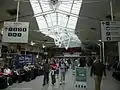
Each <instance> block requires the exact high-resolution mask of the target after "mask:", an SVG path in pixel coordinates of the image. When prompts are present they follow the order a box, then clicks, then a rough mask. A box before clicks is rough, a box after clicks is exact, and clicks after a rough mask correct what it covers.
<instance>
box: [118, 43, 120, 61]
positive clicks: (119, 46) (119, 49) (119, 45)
mask: <svg viewBox="0 0 120 90" xmlns="http://www.w3.org/2000/svg"><path fill="white" fill-rule="evenodd" d="M118 55H119V61H120V42H118Z"/></svg>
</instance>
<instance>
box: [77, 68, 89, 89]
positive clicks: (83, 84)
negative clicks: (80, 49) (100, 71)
mask: <svg viewBox="0 0 120 90" xmlns="http://www.w3.org/2000/svg"><path fill="white" fill-rule="evenodd" d="M75 90H87V69H86V68H85V67H77V68H76V70H75Z"/></svg>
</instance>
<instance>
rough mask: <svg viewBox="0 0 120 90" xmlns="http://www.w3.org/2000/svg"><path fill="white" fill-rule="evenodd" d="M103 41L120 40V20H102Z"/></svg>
mask: <svg viewBox="0 0 120 90" xmlns="http://www.w3.org/2000/svg"><path fill="white" fill-rule="evenodd" d="M101 36H102V41H120V21H113V22H111V21H102V22H101Z"/></svg>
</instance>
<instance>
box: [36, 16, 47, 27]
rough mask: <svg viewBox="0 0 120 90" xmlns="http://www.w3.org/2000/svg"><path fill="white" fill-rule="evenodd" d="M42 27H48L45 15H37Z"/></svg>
mask: <svg viewBox="0 0 120 90" xmlns="http://www.w3.org/2000/svg"><path fill="white" fill-rule="evenodd" d="M36 20H37V23H38V26H39V28H40V29H44V28H48V27H47V24H46V21H45V19H44V17H43V16H39V17H36Z"/></svg>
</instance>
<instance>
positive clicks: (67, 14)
mask: <svg viewBox="0 0 120 90" xmlns="http://www.w3.org/2000/svg"><path fill="white" fill-rule="evenodd" d="M30 3H31V6H32V8H33V11H34V17H36V21H37V23H38V26H39V30H40V31H41V33H43V34H45V35H47V36H50V37H51V38H53V39H54V41H55V44H56V45H57V46H59V47H66V48H68V47H79V46H80V43H81V42H80V40H79V39H78V37H77V35H76V34H75V28H76V24H77V20H78V17H79V12H80V8H81V4H82V0H30ZM75 42H76V43H75ZM75 44H76V45H75ZM71 45H72V46H71Z"/></svg>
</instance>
